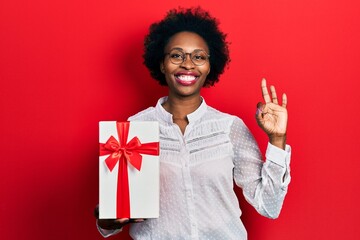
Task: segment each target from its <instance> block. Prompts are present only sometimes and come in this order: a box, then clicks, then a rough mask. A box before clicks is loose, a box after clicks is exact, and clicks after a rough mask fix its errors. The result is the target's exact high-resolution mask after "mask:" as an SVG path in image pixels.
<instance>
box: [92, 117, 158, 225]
mask: <svg viewBox="0 0 360 240" xmlns="http://www.w3.org/2000/svg"><path fill="white" fill-rule="evenodd" d="M124 124H125V125H124ZM119 126H126V127H125V128H122V127H119ZM119 129H122V130H120V132H119ZM124 129H125V130H124ZM124 132H125V134H124ZM119 135H120V136H119ZM126 135H128V136H127V139H126V140H125V139H124V141H121V139H120V140H119V138H121V137H123V136H126ZM124 138H126V137H124ZM136 138H137V139H136ZM99 140H100V156H99V218H100V219H116V218H158V217H159V176H160V175H159V123H158V122H137V121H134V122H116V121H101V122H99ZM134 140H139V141H137V143H140V146H139V144H137V145H136V146H135V147H133V145H134V144H132V143H133V142H136V141H134ZM121 142H123V143H121ZM105 143H106V144H105ZM108 143H111V144H112V145H111V144H108ZM117 144H119V145H121V144H122V146H119V147H117ZM126 144H127V145H126ZM147 145H151V146H152V147H153V146H154V145H157V154H156V153H154V149H152V150H150V153H149V151H147V150H146V146H147ZM104 146H105V147H104ZM109 146H112V147H109ZM114 146H115V147H114ZM105 148H106V149H107V150H105V151H104V149H105ZM144 148H145V150H144ZM124 149H125V150H124ZM124 152H126V154H124ZM136 152H138V153H140V155H141V156H142V159H141V168H139V167H138V168H139V169H137V168H136V164H133V163H132V161H134V160H133V159H136V156H135V155H138V154H136ZM142 152H145V153H147V154H144V153H142ZM119 155H120V156H121V157H119ZM125 156H128V158H126V157H125ZM138 156H139V155H138ZM139 158H141V157H139ZM109 162H111V164H112V166H109ZM111 164H110V165H111ZM120 166H121V167H120ZM134 166H135V167H134ZM111 168H112V169H111ZM119 169H120V175H119ZM126 175H127V176H126ZM119 178H121V179H124V180H119ZM119 182H121V183H119ZM124 182H125V183H126V182H127V184H125V185H124ZM126 185H127V186H126ZM123 193H124V194H125V196H126V195H127V194H128V198H126V199H124V197H123V196H122V197H119V194H123ZM119 200H120V201H119ZM121 201H122V202H121ZM119 205H120V206H119ZM124 209H125V210H124ZM119 211H120V212H122V213H119ZM124 212H125V213H124ZM124 214H125V215H124Z"/></svg>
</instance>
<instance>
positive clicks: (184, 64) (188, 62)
mask: <svg viewBox="0 0 360 240" xmlns="http://www.w3.org/2000/svg"><path fill="white" fill-rule="evenodd" d="M181 66H182V67H183V68H186V69H191V68H194V67H195V64H194V63H193V62H192V60H191V54H190V53H185V59H184V61H183V62H182V64H181Z"/></svg>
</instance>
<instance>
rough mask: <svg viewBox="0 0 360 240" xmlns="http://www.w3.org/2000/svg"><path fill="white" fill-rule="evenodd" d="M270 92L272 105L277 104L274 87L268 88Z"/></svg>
mask: <svg viewBox="0 0 360 240" xmlns="http://www.w3.org/2000/svg"><path fill="white" fill-rule="evenodd" d="M270 92H271V98H272V101H273V103H275V104H278V99H277V96H276V90H275V87H274V86H270Z"/></svg>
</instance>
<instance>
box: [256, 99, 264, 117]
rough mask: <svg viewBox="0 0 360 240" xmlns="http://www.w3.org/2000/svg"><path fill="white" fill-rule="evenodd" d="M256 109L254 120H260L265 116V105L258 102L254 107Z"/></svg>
mask: <svg viewBox="0 0 360 240" xmlns="http://www.w3.org/2000/svg"><path fill="white" fill-rule="evenodd" d="M256 107H257V109H256V114H255V115H256V118H258V119H262V118H263V117H264V115H265V112H264V110H265V107H266V105H265V104H263V103H261V102H259V103H258V104H257V105H256Z"/></svg>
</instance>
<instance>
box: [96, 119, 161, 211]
mask: <svg viewBox="0 0 360 240" xmlns="http://www.w3.org/2000/svg"><path fill="white" fill-rule="evenodd" d="M129 127H130V122H116V129H117V133H118V136H119V142H118V141H117V140H116V139H115V138H114V137H113V136H110V138H109V139H108V140H107V141H106V143H100V156H105V155H109V156H108V157H107V158H106V159H105V163H106V165H107V167H108V168H109V170H110V172H111V171H112V170H113V169H114V167H115V165H116V163H117V162H119V173H118V188H117V189H118V190H117V199H116V204H117V206H116V218H130V196H129V195H130V194H129V180H128V172H127V162H129V163H130V164H131V165H132V166H133V167H135V168H136V169H137V170H138V171H140V170H141V163H142V156H141V154H140V153H142V154H148V155H156V156H158V155H159V142H151V143H141V142H140V140H139V139H138V138H137V137H134V138H132V139H131V140H130V141H129V142H128V143H127V139H128V134H129Z"/></svg>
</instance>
